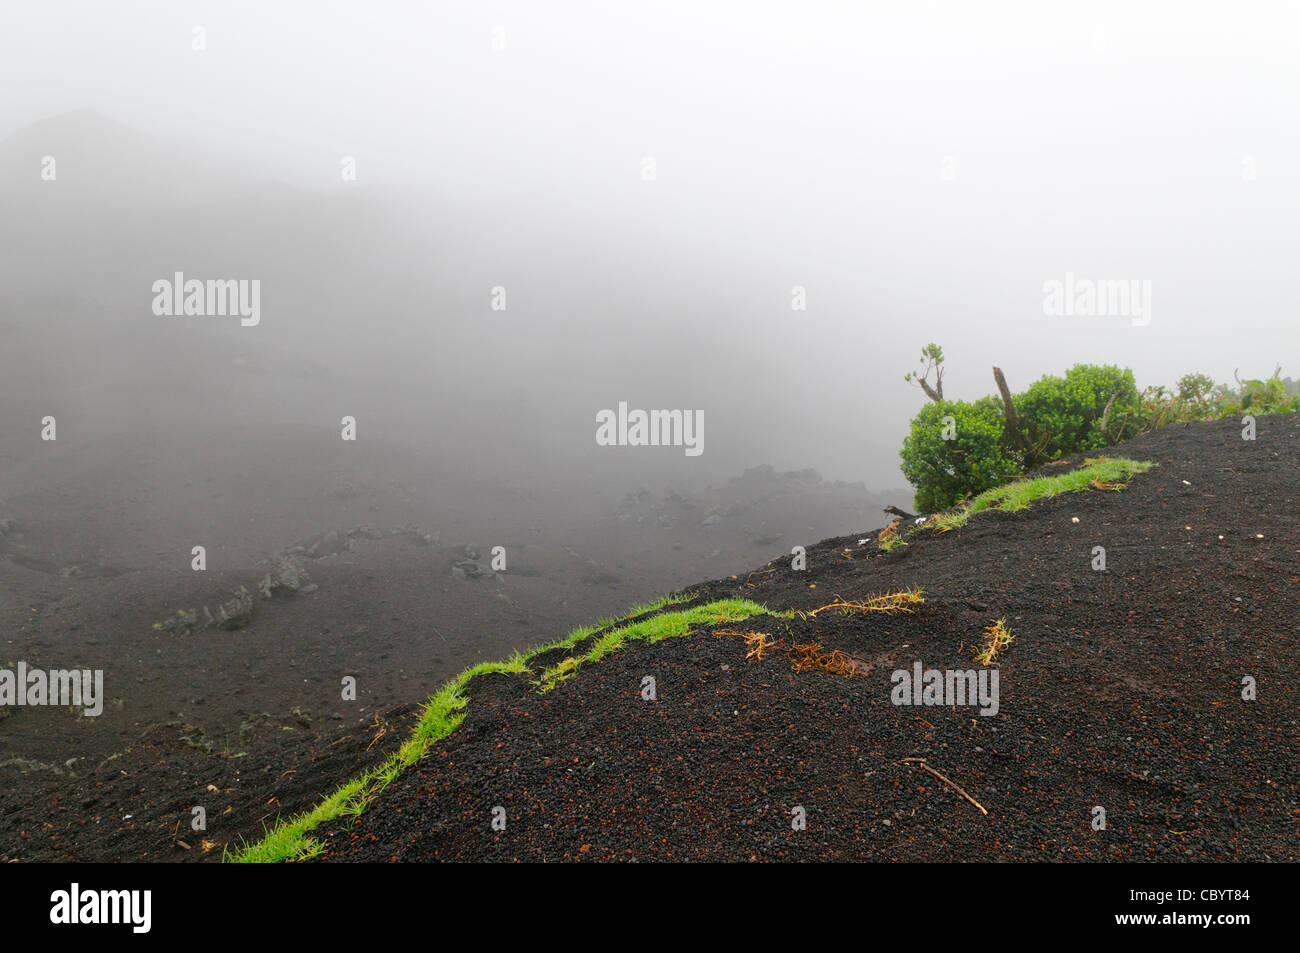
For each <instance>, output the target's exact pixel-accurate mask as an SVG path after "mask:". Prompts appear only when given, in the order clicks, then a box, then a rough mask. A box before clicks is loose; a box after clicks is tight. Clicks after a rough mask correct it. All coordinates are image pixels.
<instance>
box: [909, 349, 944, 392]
mask: <svg viewBox="0 0 1300 953" xmlns="http://www.w3.org/2000/svg"><path fill="white" fill-rule="evenodd" d="M931 371H933V372H934V384H933V385H931V384H930V372H931ZM903 380H905V381H907V382H908V383H909V384H910V383H912V382H913V381H915V382H916V383H917V384H919V385H920V386H921V390H923V391H925V396H926V397H929V398H930V399H931V400H933V401H935V402H936V403H937V402H938V401H941V400H943V348H941V347H939V345H937V344H935V343H934V342H933V341H931V342H930V343H929V344H927V345H926V346H925V347H923V348H921V370H919V371H908V372H907V373H906V374H904V375H903Z"/></svg>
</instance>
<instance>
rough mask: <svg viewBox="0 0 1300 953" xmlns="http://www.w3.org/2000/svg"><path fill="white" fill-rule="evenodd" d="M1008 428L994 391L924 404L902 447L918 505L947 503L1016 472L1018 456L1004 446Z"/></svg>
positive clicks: (927, 509)
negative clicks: (988, 394) (978, 396)
mask: <svg viewBox="0 0 1300 953" xmlns="http://www.w3.org/2000/svg"><path fill="white" fill-rule="evenodd" d="M946 417H951V418H952V420H951V421H946V420H945V419H944V418H946ZM1005 434H1006V423H1005V421H1004V420H1003V415H1002V405H1001V403H999V401H998V400H997V399H996V398H994V397H984V398H982V399H980V400H977V401H975V403H973V404H971V403H967V402H966V401H962V400H945V401H939V402H937V403H934V402H932V403H929V404H926V405H925V406H924V407H922V408H921V412H920V413H918V414H917V415H916V417H915V418H913V420H912V429H911V432H910V433H909V434H908V435H907V437H906V438H905V439H904V440H903V449H902V450H901V451H900V452H899V456H901V457H902V458H903V475H904V476H905V477H907V480H908V482H909V483H911V484H912V486H914V487H916V506H917V508H919V509H920V510H921V512H923V513H935V512H938V511H939V510H943V509H947V508H948V507H950V506H952V505H953V504H955V503H956V502H957V501H958V500H961V499H962V498H963V497H966V496H971V495H974V494H976V493H982V492H983V491H984V490H988V489H991V488H992V487H995V486H998V485H999V484H1001V483H1004V482H1005V481H1006V479H1007V477H1008V476H1009V475H1012V474H1015V473H1018V472H1019V470H1020V461H1019V459H1018V458H1017V457H1016V455H1015V454H1014V453H1012V452H1011V451H1010V450H1008V448H1007V447H1006V442H1005ZM945 435H949V436H951V439H948V440H945V439H944V436H945Z"/></svg>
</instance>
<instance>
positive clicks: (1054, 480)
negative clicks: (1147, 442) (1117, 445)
mask: <svg viewBox="0 0 1300 953" xmlns="http://www.w3.org/2000/svg"><path fill="white" fill-rule="evenodd" d="M1084 463H1085V465H1084V466H1082V467H1079V468H1078V469H1077V470H1071V471H1069V472H1068V473H1062V474H1060V475H1059V476H1041V477H1035V478H1034V479H1032V480H1017V481H1015V482H1014V483H1008V484H1006V485H1004V486H999V487H995V488H994V489H992V490H985V491H984V492H983V493H981V494H980V495H979V496H977V497H975V499H973V500H971V501H970V507H969V513H968V518H969V515H971V514H975V513H979V512H981V511H983V510H989V509H995V508H996V509H999V510H1005V511H1008V512H1010V511H1014V510H1023V509H1025V508H1026V507H1027V506H1029V504H1030V503H1032V502H1034V501H1035V500H1041V499H1043V498H1044V497H1048V496H1058V495H1059V494H1061V493H1077V492H1080V491H1082V490H1089V489H1105V490H1121V489H1123V488H1124V486H1125V484H1126V481H1128V480H1129V479H1131V478H1132V477H1133V475H1134V474H1137V473H1146V472H1147V471H1148V470H1150V469H1151V467H1152V466H1153V464H1151V463H1146V462H1143V461H1141V460H1129V459H1127V458H1125V457H1113V458H1112V457H1096V458H1093V459H1089V460H1085V461H1084ZM1093 484H1100V486H1094V485H1093Z"/></svg>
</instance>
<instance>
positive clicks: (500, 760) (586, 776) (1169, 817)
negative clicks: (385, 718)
mask: <svg viewBox="0 0 1300 953" xmlns="http://www.w3.org/2000/svg"><path fill="white" fill-rule="evenodd" d="M1119 452H1122V453H1123V454H1125V455H1128V456H1132V457H1135V458H1137V459H1146V460H1152V461H1156V462H1158V463H1159V467H1157V468H1155V469H1153V470H1151V471H1150V472H1148V473H1146V474H1141V475H1138V476H1136V477H1135V478H1134V479H1133V480H1132V482H1131V483H1130V485H1129V487H1128V488H1127V489H1126V490H1124V491H1122V492H1118V493H1116V492H1106V491H1090V492H1088V493H1083V494H1067V495H1063V496H1060V497H1056V498H1053V499H1048V500H1042V501H1039V502H1037V503H1035V504H1033V506H1032V507H1031V508H1030V509H1029V510H1025V511H1020V512H1017V513H1000V512H998V513H985V514H980V515H978V516H976V517H974V518H973V519H972V520H971V522H970V523H969V524H968V526H967V527H965V528H964V529H961V530H958V531H955V532H952V533H948V534H946V535H943V536H936V535H933V534H918V535H917V536H914V537H912V538H911V544H910V545H909V546H907V547H904V548H899V549H896V550H895V551H893V552H892V553H888V554H882V553H880V552H879V551H878V550H877V549H876V548H875V547H874V546H872V545H870V544H868V545H865V546H860V545H859V544H858V537H855V536H848V537H843V538H839V539H831V540H826V541H824V542H823V543H821V544H819V545H817V546H815V547H812V548H811V549H810V550H809V553H808V557H809V558H808V564H809V568H808V570H807V571H806V572H793V571H791V570H790V568H789V565H788V560H787V559H780V560H776V561H773V562H772V563H769V564H768V565H767V566H765V567H762V570H766V569H775V571H774V572H762V570H760V571H758V572H756V573H755V574H751V575H749V576H740V577H732V578H730V579H724V580H720V581H715V582H712V583H708V584H705V585H701V586H697V587H693V588H692V590H691V591H692V592H694V593H696V594H698V595H699V596H700V597H701V598H707V599H712V598H719V597H724V596H745V597H748V598H751V599H754V600H756V601H759V602H761V603H764V604H766V605H768V606H769V607H771V608H773V609H778V608H795V609H802V610H805V611H806V610H809V609H813V608H816V607H818V606H821V605H824V604H826V603H828V602H831V601H832V600H833V598H834V597H836V596H840V597H843V598H846V599H853V598H861V597H866V596H869V595H872V594H879V593H882V592H885V591H886V590H893V589H897V588H904V587H913V586H923V587H925V590H926V598H927V601H926V603H925V605H924V606H923V607H921V608H920V610H919V611H917V612H916V613H915V614H913V615H889V616H886V615H869V616H867V615H861V614H855V615H851V616H844V615H841V614H839V613H836V612H823V613H820V614H819V615H817V616H816V617H815V618H813V619H809V620H800V619H795V620H789V621H787V620H783V619H778V618H775V617H771V616H758V617H755V618H753V619H750V620H747V621H745V622H742V623H739V624H731V625H726V626H722V627H721V628H724V629H731V630H742V631H750V630H753V631H762V632H766V633H768V634H769V635H770V636H771V637H772V638H773V639H781V640H784V644H786V645H789V644H791V643H793V642H795V641H798V642H806V641H817V642H820V643H822V645H823V646H824V647H825V648H826V649H827V650H829V649H832V648H836V649H841V650H843V651H845V652H848V653H851V654H852V655H853V656H854V657H856V658H857V659H860V660H861V661H862V665H863V667H864V668H865V669H866V670H867V674H866V675H864V676H863V677H857V678H847V677H844V676H841V675H834V674H828V673H824V672H821V671H804V672H799V673H796V672H794V671H793V670H792V668H791V665H790V661H789V658H788V656H786V655H784V654H782V653H780V652H773V653H770V654H768V655H766V656H765V657H764V658H763V659H762V660H761V661H759V660H755V659H747V658H746V646H745V643H744V642H743V641H742V640H741V639H739V638H737V637H735V636H732V635H718V634H717V633H716V632H715V631H714V630H713V627H707V626H706V627H701V628H699V629H697V630H695V631H694V632H693V633H692V634H690V635H687V636H684V637H680V638H676V639H670V640H667V641H664V642H660V643H657V644H653V645H650V644H644V643H635V644H633V645H631V646H629V647H627V648H625V649H624V650H623V651H620V652H618V653H615V654H614V655H612V656H609V657H607V658H606V659H604V660H603V661H601V662H599V663H596V664H591V665H587V666H584V667H583V668H581V669H580V670H579V672H578V674H577V675H576V676H575V677H574V678H571V679H569V680H567V681H565V682H563V683H561V684H560V685H559V687H557V688H556V689H555V690H554V691H552V692H550V693H548V694H546V695H538V694H536V693H535V690H534V687H533V686H532V685H530V684H529V683H528V681H527V679H526V677H522V676H521V677H512V676H503V675H491V676H483V677H480V678H478V679H476V680H475V681H474V682H473V683H472V684H471V686H470V690H469V695H470V702H469V706H468V709H467V717H466V720H465V722H464V723H463V724H462V725H461V727H460V728H459V729H458V730H457V731H455V732H454V733H453V734H452V735H451V736H450V737H448V738H447V739H445V740H444V741H442V742H441V743H439V744H438V745H437V746H435V749H434V750H432V751H431V752H430V754H429V756H427V757H426V758H425V759H424V760H423V761H422V762H420V763H419V764H418V765H416V766H414V767H413V768H412V769H410V770H408V771H407V772H406V773H405V774H404V775H403V776H402V777H401V778H399V779H398V780H397V781H396V782H394V783H393V784H392V785H391V786H389V787H388V788H387V789H386V790H385V791H384V792H383V793H382V794H381V795H380V796H379V797H378V799H377V800H376V802H375V803H374V804H372V805H371V806H370V807H369V809H368V810H367V811H366V812H365V813H364V814H363V815H361V816H360V817H359V818H356V819H347V820H346V821H343V820H340V821H336V822H332V823H331V824H329V825H326V826H323V827H322V828H319V829H318V830H317V831H316V835H317V836H318V837H320V838H321V839H322V840H323V842H324V843H325V845H326V850H325V853H324V854H323V855H322V859H324V860H332V861H355V860H365V861H388V860H400V861H432V860H493V861H512V860H564V859H588V860H597V859H599V860H735V861H749V860H783V859H800V860H813V859H831V860H850V859H852V860H997V861H1022V860H1091V861H1104V860H1131V861H1168V860H1180V861H1201V860H1252V861H1259V860H1274V861H1281V860H1292V861H1293V860H1296V859H1297V858H1298V857H1300V851H1298V850H1297V840H1296V830H1295V823H1296V817H1297V808H1298V804H1297V798H1298V795H1300V758H1298V757H1297V754H1298V753H1300V752H1298V750H1297V733H1298V731H1297V729H1298V718H1297V715H1298V712H1300V707H1298V706H1297V703H1296V696H1295V692H1294V685H1295V681H1294V680H1295V677H1296V674H1297V664H1296V663H1297V660H1298V658H1297V649H1296V622H1297V618H1300V613H1297V600H1298V599H1300V559H1298V558H1297V554H1298V553H1300V526H1298V525H1297V514H1298V513H1300V508H1298V507H1297V502H1298V498H1300V491H1298V490H1297V476H1298V475H1300V466H1298V465H1300V415H1296V414H1290V415H1278V416H1269V417H1263V418H1260V420H1259V435H1258V440H1257V441H1256V442H1253V443H1252V442H1246V441H1243V440H1242V439H1241V437H1240V427H1239V424H1238V423H1237V422H1234V421H1223V422H1218V423H1213V424H1194V425H1190V426H1181V425H1180V426H1174V427H1169V428H1166V429H1164V430H1161V431H1158V432H1156V433H1154V434H1149V435H1146V436H1143V437H1140V438H1138V439H1136V440H1133V441H1131V442H1129V443H1128V444H1126V445H1124V446H1123V447H1122V448H1120V450H1119ZM1074 462H1076V463H1077V462H1079V461H1078V460H1077V459H1076V460H1075V461H1074ZM1047 472H1052V468H1048V471H1047ZM1058 472H1059V471H1058ZM1075 518H1077V519H1078V522H1077V523H1075V522H1073V520H1074V519H1075ZM1220 537H1222V538H1220ZM1097 545H1101V546H1104V547H1105V548H1106V553H1107V560H1108V568H1107V570H1106V571H1105V572H1097V571H1094V570H1092V568H1091V566H1090V563H1091V560H1092V548H1093V547H1094V546H1097ZM999 617H1005V618H1006V620H1007V624H1008V626H1009V627H1010V628H1011V630H1012V632H1013V633H1014V636H1015V641H1014V642H1013V643H1012V644H1011V645H1010V646H1009V647H1008V648H1007V649H1006V650H1005V652H1004V653H1003V655H1002V656H1001V657H1000V661H999V663H998V667H999V670H1000V679H1001V681H1000V689H1001V694H1000V710H999V712H998V713H997V714H996V715H994V716H991V717H981V716H980V715H978V714H977V713H976V711H975V709H973V708H958V707H946V708H945V707H902V706H897V707H896V706H894V705H893V704H891V703H890V689H891V683H890V673H891V672H892V671H893V670H894V669H895V668H910V667H911V665H912V662H913V661H914V660H916V659H920V660H921V661H922V662H923V663H924V665H925V666H926V667H927V668H931V667H933V668H940V669H947V668H960V669H967V668H971V667H977V665H976V663H974V662H972V660H971V655H972V644H973V643H974V642H975V641H976V640H977V639H978V638H979V636H980V633H981V629H982V628H983V627H984V626H986V625H988V624H989V623H991V622H992V621H993V620H995V619H998V618H999ZM646 675H651V676H653V677H654V678H655V679H656V683H657V700H655V701H643V700H642V699H641V697H640V689H641V685H642V679H643V677H644V676H646ZM1246 675H1249V676H1252V677H1253V678H1254V679H1255V680H1256V682H1257V684H1258V698H1257V699H1256V700H1254V701H1245V700H1243V699H1242V697H1241V692H1242V685H1241V683H1242V678H1243V676H1246ZM908 758H920V759H924V761H925V763H926V764H927V765H928V766H929V767H931V768H933V769H934V770H935V771H937V772H939V773H941V774H943V775H944V776H946V777H947V778H948V779H950V780H951V782H952V783H953V784H955V785H958V786H960V787H961V788H962V789H964V791H965V792H966V793H967V794H969V796H970V797H971V798H973V799H974V800H975V801H977V802H979V804H981V805H983V807H984V808H986V809H987V811H988V814H987V816H985V815H983V814H981V812H980V810H979V809H978V808H977V807H976V806H974V805H973V804H972V803H970V801H968V800H967V799H966V798H964V797H963V796H962V795H961V794H960V793H958V791H957V790H955V789H954V788H953V787H952V786H950V785H949V784H947V783H945V782H944V781H942V780H940V779H939V778H937V777H936V776H935V775H933V774H931V773H929V772H928V771H926V770H925V769H924V768H923V767H920V766H919V764H918V763H917V762H909V761H905V760H904V759H908ZM496 806H501V807H504V809H505V812H506V817H507V825H506V829H505V830H504V831H494V830H493V829H492V826H491V821H492V811H493V808H494V807H496ZM1098 806H1100V807H1102V808H1104V809H1105V812H1106V821H1107V826H1106V829H1105V830H1101V831H1098V830H1094V829H1093V826H1092V822H1093V817H1094V814H1093V810H1094V808H1095V807H1098ZM796 807H802V808H803V809H804V811H805V812H806V816H807V827H806V829H805V830H794V829H792V823H791V818H792V810H793V809H794V808H796Z"/></svg>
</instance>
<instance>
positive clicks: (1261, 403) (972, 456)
mask: <svg viewBox="0 0 1300 953" xmlns="http://www.w3.org/2000/svg"><path fill="white" fill-rule="evenodd" d="M922 356H923V358H925V359H927V360H928V361H929V363H928V364H926V365H925V367H924V370H923V373H921V372H918V373H916V374H909V375H908V379H909V380H919V381H920V383H921V384H922V386H923V388H924V389H925V392H926V394H927V395H928V396H930V397H931V400H932V401H933V402H932V403H929V404H926V405H925V406H924V407H923V408H921V411H920V413H918V414H917V415H916V417H915V419H913V421H912V429H911V432H910V433H909V434H908V436H907V438H906V439H905V440H904V441H903V449H902V451H901V452H900V455H901V456H902V458H903V475H904V476H906V477H907V479H908V481H909V482H910V483H911V484H912V485H913V486H914V487H916V506H917V507H918V508H919V509H920V510H921V511H922V512H924V513H936V512H938V511H940V510H943V509H947V508H949V507H951V506H953V504H955V503H957V502H959V501H960V500H962V499H964V498H967V497H970V496H974V495H976V494H979V493H983V492H984V491H985V490H988V489H991V488H992V487H995V486H998V485H999V484H1001V483H1002V482H1004V481H1005V479H1006V477H1007V476H1008V475H1011V474H1015V473H1019V472H1021V471H1022V470H1024V469H1028V468H1031V467H1032V466H1034V465H1036V464H1037V463H1041V462H1046V461H1050V460H1056V459H1059V458H1060V457H1064V456H1070V455H1072V454H1076V453H1084V452H1088V451H1092V450H1097V449H1100V448H1101V447H1105V446H1108V445H1111V444H1116V443H1119V442H1121V441H1123V440H1127V439H1129V438H1131V437H1135V436H1137V435H1138V434H1143V433H1149V432H1151V431H1152V430H1156V429H1158V428H1160V427H1164V426H1167V425H1168V424H1172V423H1180V422H1190V421H1194V420H1220V419H1222V418H1224V417H1241V416H1244V415H1245V414H1255V415H1259V414H1275V413H1286V412H1289V411H1300V394H1297V393H1294V392H1293V391H1294V390H1295V389H1296V388H1295V382H1294V381H1291V380H1290V378H1287V379H1285V380H1284V379H1283V378H1281V376H1280V371H1281V369H1280V368H1279V369H1278V370H1277V371H1275V372H1274V373H1273V376H1272V377H1270V378H1268V379H1267V380H1246V381H1243V380H1241V379H1240V378H1238V380H1237V383H1238V385H1239V386H1238V387H1237V388H1232V387H1229V386H1227V385H1224V384H1218V385H1216V384H1215V383H1214V381H1213V380H1211V379H1210V378H1209V377H1207V376H1206V375H1205V374H1186V375H1184V376H1183V377H1182V378H1180V379H1179V381H1178V387H1177V390H1176V391H1170V390H1169V389H1167V388H1165V387H1159V386H1157V387H1147V388H1146V389H1144V390H1143V391H1142V392H1141V393H1138V389H1137V385H1136V383H1135V382H1134V379H1133V372H1132V371H1131V370H1129V369H1127V368H1120V367H1116V366H1115V365H1113V364H1107V365H1105V366H1097V365H1095V364H1076V365H1075V366H1074V367H1072V368H1070V369H1069V370H1068V371H1066V372H1065V376H1064V377H1054V376H1052V375H1046V376H1044V377H1043V378H1042V379H1040V380H1039V381H1037V382H1036V383H1034V384H1033V385H1032V386H1031V387H1030V388H1029V389H1028V390H1027V391H1025V392H1024V393H1023V394H1018V395H1014V396H1012V397H1011V402H1012V405H1013V406H1014V407H1015V410H1016V416H1017V417H1018V418H1019V419H1020V426H1021V429H1022V431H1023V432H1024V436H1025V438H1026V440H1027V441H1028V447H1029V449H1028V451H1027V452H1026V451H1024V450H1023V449H1022V444H1021V443H1020V442H1019V441H1018V440H1015V439H1013V438H1014V437H1015V435H1014V434H1009V433H1008V432H1007V426H1006V418H1005V415H1004V411H1003V404H1002V401H1001V400H999V399H998V398H995V397H983V398H981V399H980V400H977V401H975V403H973V404H972V403H967V402H965V401H950V400H943V399H939V400H934V398H935V397H939V398H942V391H941V390H939V389H936V388H940V387H941V386H942V383H941V382H942V374H941V371H942V362H943V351H942V350H941V349H940V348H939V347H938V346H937V345H935V344H931V345H928V346H927V347H926V348H925V349H924V350H923V352H922ZM931 371H936V372H939V373H936V383H935V385H934V386H930V385H929V384H928V381H927V380H925V378H926V377H928V375H929V373H930V372H931ZM1108 407H1109V413H1108V412H1107V408H1108ZM950 415H951V416H952V418H953V425H952V427H951V428H949V429H950V430H951V432H952V437H953V439H950V440H945V439H943V438H944V433H945V427H944V423H945V421H944V418H945V417H947V416H950Z"/></svg>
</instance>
